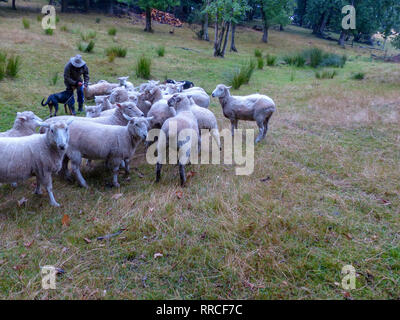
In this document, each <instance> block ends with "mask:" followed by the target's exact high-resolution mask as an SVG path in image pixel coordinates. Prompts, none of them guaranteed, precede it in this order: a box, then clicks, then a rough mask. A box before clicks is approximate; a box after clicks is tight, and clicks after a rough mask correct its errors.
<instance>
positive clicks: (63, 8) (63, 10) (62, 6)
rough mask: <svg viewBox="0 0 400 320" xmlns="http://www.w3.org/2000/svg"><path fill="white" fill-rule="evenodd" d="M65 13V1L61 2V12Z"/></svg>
mask: <svg viewBox="0 0 400 320" xmlns="http://www.w3.org/2000/svg"><path fill="white" fill-rule="evenodd" d="M65 11H67V0H61V12H65Z"/></svg>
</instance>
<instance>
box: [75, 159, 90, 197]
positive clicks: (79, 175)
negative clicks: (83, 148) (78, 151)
mask: <svg viewBox="0 0 400 320" xmlns="http://www.w3.org/2000/svg"><path fill="white" fill-rule="evenodd" d="M81 162H82V157H81V156H80V155H75V157H74V159H71V168H72V172H73V173H74V175H75V178H76V180H78V183H79V185H80V186H81V187H83V188H86V189H87V188H88V185H87V183H86V181H85V179H84V178H83V177H82V173H81V170H80V164H81Z"/></svg>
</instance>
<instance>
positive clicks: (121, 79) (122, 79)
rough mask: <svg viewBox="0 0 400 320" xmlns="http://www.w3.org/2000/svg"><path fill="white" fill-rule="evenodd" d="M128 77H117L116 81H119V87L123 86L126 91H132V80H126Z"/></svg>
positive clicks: (133, 88)
mask: <svg viewBox="0 0 400 320" xmlns="http://www.w3.org/2000/svg"><path fill="white" fill-rule="evenodd" d="M128 79H129V77H119V78H118V81H119V85H120V86H121V87H124V88H125V89H127V90H128V91H133V90H135V87H134V86H133V83H132V82H129V81H127V80H128Z"/></svg>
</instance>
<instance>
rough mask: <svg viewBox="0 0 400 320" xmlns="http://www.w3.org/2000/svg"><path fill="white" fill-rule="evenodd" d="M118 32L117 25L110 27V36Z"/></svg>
mask: <svg viewBox="0 0 400 320" xmlns="http://www.w3.org/2000/svg"><path fill="white" fill-rule="evenodd" d="M116 34H117V29H116V28H115V27H111V28H110V29H108V35H109V36H115V35H116Z"/></svg>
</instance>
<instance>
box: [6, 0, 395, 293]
mask: <svg viewBox="0 0 400 320" xmlns="http://www.w3.org/2000/svg"><path fill="white" fill-rule="evenodd" d="M43 3H44V1H43ZM17 4H18V6H19V7H20V10H19V11H17V12H13V11H12V10H10V9H9V7H10V6H9V4H0V28H1V30H3V31H2V33H1V34H0V49H1V50H3V51H6V52H8V53H9V54H17V55H19V56H21V59H22V66H21V71H20V73H19V76H18V78H16V79H15V80H12V79H8V78H6V79H5V80H3V81H1V82H0V130H1V131H4V130H7V129H9V128H10V127H11V126H12V123H13V121H14V117H15V113H16V111H23V110H32V111H34V112H35V113H36V114H37V115H38V116H41V117H43V118H44V117H46V116H47V115H48V109H46V108H43V107H41V106H40V101H41V100H42V98H44V97H47V96H48V95H49V94H50V93H54V92H59V91H62V90H64V85H63V79H62V72H63V68H64V65H65V63H66V62H67V61H68V59H69V58H70V57H71V56H73V55H75V54H77V53H78V50H77V43H78V42H79V41H81V36H80V32H88V31H90V30H92V31H95V32H96V38H95V39H94V41H95V42H96V44H95V48H94V51H93V53H82V55H83V58H84V60H85V61H86V62H87V64H88V66H89V69H90V76H91V81H92V82H94V81H98V80H101V79H105V80H109V81H113V82H115V81H116V77H118V76H124V75H129V76H130V77H131V78H130V80H131V81H132V82H134V84H135V85H138V84H139V83H141V82H144V80H141V79H136V78H135V76H134V70H135V67H134V64H135V61H136V59H137V58H138V57H139V56H141V55H142V54H146V55H147V56H149V57H151V58H152V63H153V68H152V77H153V78H154V79H161V80H163V79H164V78H165V77H168V78H176V79H188V80H191V81H193V82H194V83H195V84H196V85H198V86H201V87H204V88H205V90H206V91H207V92H208V93H211V91H212V90H213V89H214V88H215V86H216V85H217V84H218V83H223V82H224V78H225V74H227V73H229V72H231V71H232V70H233V69H234V68H235V67H236V66H237V65H239V64H240V63H241V62H242V61H246V60H248V59H249V58H251V57H253V56H254V50H255V48H259V49H261V50H262V51H263V54H264V55H265V54H267V53H270V54H275V55H278V56H283V55H284V54H286V53H290V52H293V51H296V50H301V49H304V48H308V47H311V46H318V47H320V48H322V49H324V50H326V51H329V52H336V53H339V54H341V55H342V54H346V55H347V57H348V61H347V64H346V65H345V67H344V68H343V69H338V75H337V76H336V77H335V78H334V79H330V80H317V79H316V78H315V74H314V70H313V69H311V68H310V67H304V68H296V69H295V70H294V69H293V68H292V67H289V66H285V65H280V66H276V67H264V69H263V70H256V71H255V73H254V75H253V77H252V79H251V81H250V84H249V85H244V86H242V87H241V88H240V90H235V91H233V94H237V95H245V94H250V93H255V92H259V93H263V94H267V95H268V96H270V97H271V98H273V99H274V100H275V102H276V104H277V112H276V114H275V115H274V116H273V117H272V120H271V122H270V130H269V132H268V135H267V139H266V140H265V141H264V142H262V143H260V144H259V145H257V146H256V149H255V170H254V173H253V174H252V175H250V176H236V175H235V174H234V172H235V170H234V169H235V168H234V166H230V165H218V166H215V165H193V166H192V167H191V168H190V169H189V170H192V171H194V172H195V173H196V174H195V175H194V176H193V177H192V178H190V180H189V183H188V186H187V187H185V188H181V187H180V186H179V184H178V182H179V179H178V175H177V174H178V173H177V169H176V168H175V167H174V166H172V165H171V166H165V169H164V171H163V176H162V181H161V183H160V184H155V183H154V179H155V168H154V167H153V166H150V165H148V164H147V163H145V161H144V160H143V156H142V157H140V156H139V157H138V158H137V159H135V160H134V161H133V166H136V167H137V170H136V171H133V173H132V174H131V176H130V179H129V180H123V178H122V176H121V178H120V180H121V188H120V189H119V190H116V189H109V188H107V187H106V182H107V181H109V180H110V174H109V173H107V172H105V173H104V172H102V169H101V166H99V167H98V168H97V169H95V170H94V171H91V172H89V171H87V170H84V172H83V174H84V176H85V177H87V180H88V183H89V186H90V189H89V190H83V189H81V188H79V187H78V186H77V185H76V184H70V183H67V182H64V181H62V180H60V179H59V178H57V177H55V178H54V190H55V196H56V199H57V200H58V201H59V202H60V203H61V204H62V207H61V208H60V209H55V208H52V207H49V205H48V199H47V195H44V196H35V195H33V194H32V192H33V190H34V180H33V179H31V180H29V181H27V182H26V183H23V184H21V185H19V187H18V188H17V189H15V190H14V189H12V188H11V187H9V186H1V187H0V199H1V200H0V298H1V299H65V298H66V299H117V298H123V299H158V298H166V299H200V298H201V299H346V298H353V299H372V298H374V299H399V298H400V289H399V287H400V245H399V241H400V231H399V230H400V209H399V208H400V206H399V205H400V168H399V160H400V127H399V123H400V118H399V115H400V114H399V112H400V68H399V65H395V64H387V63H382V62H376V61H373V60H371V59H370V52H369V51H367V50H364V49H356V48H347V49H346V50H343V49H341V48H340V47H338V46H337V45H336V44H335V43H333V42H327V41H324V40H321V39H316V38H314V37H312V35H311V34H310V32H309V31H308V30H305V29H300V28H295V27H288V28H287V30H286V31H285V32H278V31H271V35H270V43H269V44H262V43H261V42H260V39H261V33H259V32H255V31H252V30H250V29H243V28H239V29H238V34H237V48H238V50H239V53H238V54H235V53H229V52H228V53H227V55H226V58H225V59H220V58H214V57H213V56H212V43H207V42H202V41H198V40H196V39H195V35H194V33H193V32H192V31H190V30H189V29H188V28H181V29H175V33H174V34H170V33H169V30H170V29H169V27H168V26H165V25H157V24H156V25H154V29H155V32H154V33H153V34H146V33H144V32H143V31H142V30H143V24H138V23H136V24H133V23H132V22H131V21H129V20H127V19H118V18H110V17H105V16H100V15H94V14H90V15H80V14H73V15H72V14H66V15H59V17H60V21H59V23H58V25H57V29H56V30H55V31H54V34H53V35H52V36H49V35H45V34H44V32H43V30H42V29H41V26H40V23H39V22H38V21H37V19H36V17H37V15H38V14H39V12H34V11H32V10H26V11H24V9H23V8H22V7H24V6H26V7H31V6H33V5H38V4H37V3H36V2H33V1H32V2H24V1H18V2H17ZM22 17H25V18H26V19H28V20H29V21H30V28H29V29H24V27H23V24H22ZM97 17H100V18H101V21H100V23H96V18H97ZM63 26H65V27H66V29H67V31H62V30H61V28H62V27H63ZM111 27H115V28H116V29H117V33H116V35H115V36H110V35H108V29H110V28H111ZM64 30H65V28H64ZM210 31H211V34H210V38H212V36H213V33H212V30H211V29H210ZM160 44H162V45H164V46H165V49H166V51H165V56H164V57H158V55H157V52H156V49H157V47H159V45H160ZM115 45H119V46H123V47H126V48H128V52H127V56H126V58H116V59H115V60H114V62H111V63H110V62H109V61H108V59H107V57H106V55H105V53H104V51H105V49H106V48H109V47H112V46H115ZM181 47H184V48H189V49H193V50H184V49H182V48H181ZM359 71H363V72H365V74H366V77H365V79H364V80H362V81H356V80H352V79H351V76H352V74H353V73H356V72H359ZM55 72H58V73H59V79H58V82H57V84H56V85H55V86H52V85H50V78H51V77H52V76H53V75H54V73H55ZM211 110H212V111H213V112H214V113H215V114H216V116H217V118H218V122H219V126H220V129H222V128H229V127H230V123H229V121H228V120H227V119H225V118H224V117H223V115H222V112H221V107H220V105H219V102H218V101H217V100H216V99H213V101H212V105H211ZM61 113H63V111H62V112H61ZM239 128H243V129H244V128H256V125H255V124H254V123H251V122H239ZM267 177H270V179H269V180H268V179H266V180H267V181H265V182H263V181H261V180H262V179H265V178H267ZM116 194H122V196H121V197H119V198H118V197H115V195H116ZM23 197H26V198H27V200H28V201H27V203H26V204H25V205H23V206H21V207H19V206H18V204H17V202H18V200H20V199H22V198H23ZM113 197H114V198H113ZM116 198H118V199H116ZM65 214H67V215H68V216H69V217H70V224H69V225H68V226H65V225H63V224H62V222H61V220H62V218H63V216H64V215H65ZM121 228H123V229H125V231H124V232H122V233H121V234H120V235H119V236H116V237H113V238H111V239H110V240H108V241H97V240H96V238H97V237H99V236H104V235H106V234H110V233H113V232H116V231H118V230H120V229H121ZM85 238H86V239H87V240H85ZM89 240H90V241H89ZM157 253H161V254H162V256H160V255H156V254H157ZM349 264H351V265H353V266H354V267H355V269H356V272H357V278H356V279H357V280H356V289H355V290H351V291H349V292H345V290H344V289H342V287H341V285H340V283H341V281H342V278H343V275H342V274H341V270H342V267H343V266H345V265H349ZM44 265H55V266H57V267H59V268H62V269H63V270H65V274H64V275H60V276H58V278H57V289H56V290H49V291H46V290H43V289H42V288H41V275H40V266H44Z"/></svg>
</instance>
